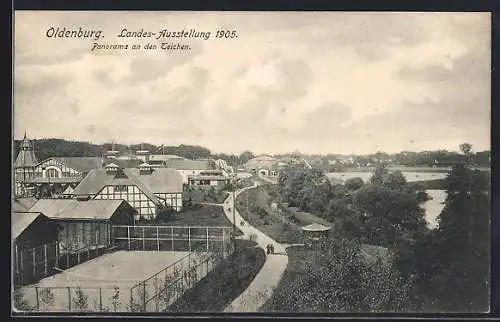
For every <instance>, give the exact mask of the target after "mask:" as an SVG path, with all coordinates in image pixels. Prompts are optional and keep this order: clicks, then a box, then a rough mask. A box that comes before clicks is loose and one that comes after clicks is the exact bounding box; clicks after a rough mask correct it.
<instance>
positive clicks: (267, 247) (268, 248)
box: [266, 244, 271, 255]
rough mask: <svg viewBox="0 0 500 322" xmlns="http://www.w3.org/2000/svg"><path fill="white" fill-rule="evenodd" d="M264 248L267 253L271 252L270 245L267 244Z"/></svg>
mask: <svg viewBox="0 0 500 322" xmlns="http://www.w3.org/2000/svg"><path fill="white" fill-rule="evenodd" d="M266 249H267V254H268V255H269V254H270V253H271V245H269V244H267V246H266Z"/></svg>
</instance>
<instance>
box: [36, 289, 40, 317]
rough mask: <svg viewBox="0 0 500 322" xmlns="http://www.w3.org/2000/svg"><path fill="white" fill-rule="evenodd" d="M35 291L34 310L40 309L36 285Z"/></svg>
mask: <svg viewBox="0 0 500 322" xmlns="http://www.w3.org/2000/svg"><path fill="white" fill-rule="evenodd" d="M35 293H36V310H37V311H40V300H39V299H38V287H35Z"/></svg>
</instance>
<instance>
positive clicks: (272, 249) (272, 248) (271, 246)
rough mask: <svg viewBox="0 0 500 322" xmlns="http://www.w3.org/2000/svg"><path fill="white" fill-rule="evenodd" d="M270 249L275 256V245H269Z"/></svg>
mask: <svg viewBox="0 0 500 322" xmlns="http://www.w3.org/2000/svg"><path fill="white" fill-rule="evenodd" d="M269 248H270V249H271V254H274V245H273V244H271V245H269Z"/></svg>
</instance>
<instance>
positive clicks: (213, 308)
mask: <svg viewBox="0 0 500 322" xmlns="http://www.w3.org/2000/svg"><path fill="white" fill-rule="evenodd" d="M236 243H237V244H236V251H235V253H234V254H233V255H232V256H231V257H229V258H227V259H226V260H225V261H224V262H222V263H221V264H220V265H219V266H218V267H216V268H215V269H214V270H213V271H212V272H210V273H209V274H208V275H207V276H206V277H205V278H203V279H202V280H201V281H200V282H198V283H197V284H196V285H195V286H194V287H193V288H192V289H190V290H188V291H187V292H186V293H184V295H183V296H182V297H181V298H180V299H178V300H177V301H176V302H175V303H174V304H172V306H171V307H170V308H169V310H168V311H170V312H183V313H185V312H222V311H224V309H225V308H226V307H227V306H228V305H229V304H231V302H232V301H233V300H234V299H236V298H237V297H238V296H239V295H240V294H241V293H242V292H243V291H244V290H245V289H246V288H247V287H248V285H249V284H250V283H251V282H252V280H253V279H254V278H255V276H256V275H257V273H258V272H259V271H260V269H261V268H262V265H264V262H265V257H266V255H265V254H264V251H263V250H262V249H261V248H258V247H254V244H252V243H251V242H249V241H243V240H242V241H240V240H237V241H236Z"/></svg>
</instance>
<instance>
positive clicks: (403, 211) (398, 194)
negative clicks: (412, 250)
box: [354, 184, 427, 248]
mask: <svg viewBox="0 0 500 322" xmlns="http://www.w3.org/2000/svg"><path fill="white" fill-rule="evenodd" d="M354 206H355V207H356V209H357V210H358V211H360V212H361V214H362V215H363V222H364V225H365V229H366V232H367V233H368V236H367V238H369V241H370V243H373V244H375V245H380V246H389V247H394V248H395V247H397V245H398V244H399V243H401V242H402V241H403V240H405V239H406V240H408V239H413V238H416V236H418V235H420V234H422V233H423V232H424V231H425V230H426V229H427V228H426V222H425V219H424V211H423V210H422V209H421V208H420V206H419V203H418V201H417V200H416V196H415V195H413V194H409V193H406V192H405V191H399V190H391V189H389V188H387V187H384V186H378V185H373V184H367V185H364V186H363V187H362V188H361V189H359V190H358V191H356V193H355V195H354Z"/></svg>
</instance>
